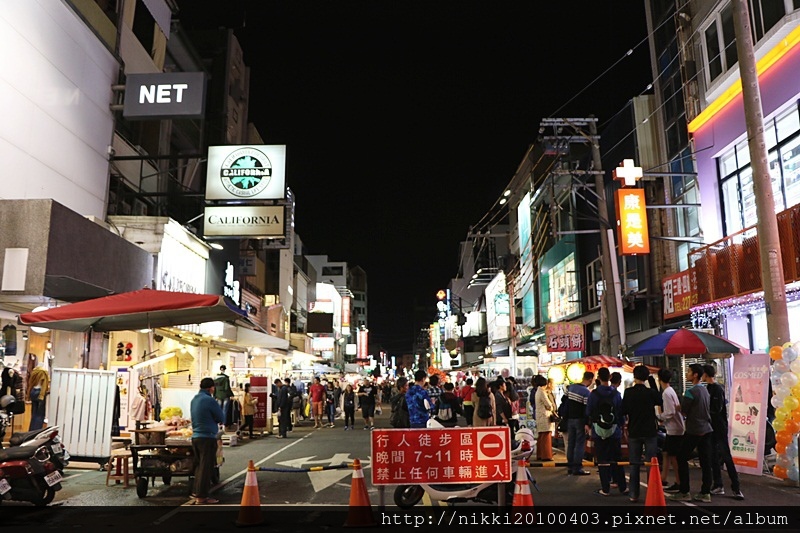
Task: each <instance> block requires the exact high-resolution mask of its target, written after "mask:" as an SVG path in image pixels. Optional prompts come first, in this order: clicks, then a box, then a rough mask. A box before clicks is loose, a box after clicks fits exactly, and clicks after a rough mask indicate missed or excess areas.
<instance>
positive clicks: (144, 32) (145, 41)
mask: <svg viewBox="0 0 800 533" xmlns="http://www.w3.org/2000/svg"><path fill="white" fill-rule="evenodd" d="M132 29H133V34H134V35H135V36H136V38H137V39H138V40H139V42H140V43H141V44H142V46H143V47H144V49H145V50H146V51H147V54H148V55H150V56H152V55H153V45H154V39H155V32H156V21H155V19H154V18H153V15H151V14H150V10H149V9H147V6H146V5H144V2H142V0H137V1H136V11H135V13H134V15H133V28H132Z"/></svg>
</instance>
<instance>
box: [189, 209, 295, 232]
mask: <svg viewBox="0 0 800 533" xmlns="http://www.w3.org/2000/svg"><path fill="white" fill-rule="evenodd" d="M284 211H285V208H284V207H283V206H280V205H237V206H216V207H212V206H208V207H206V208H205V212H204V214H203V216H204V223H203V235H204V236H206V237H236V238H239V237H250V238H269V237H284V236H285V235H286V229H285V224H284V220H285V219H284Z"/></svg>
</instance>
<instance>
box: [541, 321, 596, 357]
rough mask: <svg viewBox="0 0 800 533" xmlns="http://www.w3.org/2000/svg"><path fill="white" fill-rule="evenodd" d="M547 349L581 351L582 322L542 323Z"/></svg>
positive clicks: (582, 340) (582, 347)
mask: <svg viewBox="0 0 800 533" xmlns="http://www.w3.org/2000/svg"><path fill="white" fill-rule="evenodd" d="M544 334H545V337H546V339H547V349H548V350H549V351H551V352H582V351H584V350H585V349H586V348H585V347H584V337H583V323H582V322H554V323H552V324H545V325H544Z"/></svg>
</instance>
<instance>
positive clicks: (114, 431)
mask: <svg viewBox="0 0 800 533" xmlns="http://www.w3.org/2000/svg"><path fill="white" fill-rule="evenodd" d="M115 388H116V391H114V412H113V414H112V415H111V417H112V419H111V436H112V437H119V435H120V431H119V416H120V399H119V385H116V386H115Z"/></svg>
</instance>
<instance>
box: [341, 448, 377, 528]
mask: <svg viewBox="0 0 800 533" xmlns="http://www.w3.org/2000/svg"><path fill="white" fill-rule="evenodd" d="M375 525H377V523H376V522H375V517H374V516H372V507H371V506H370V503H369V494H367V484H366V482H365V481H364V471H363V470H361V461H360V460H358V459H354V460H353V482H352V484H351V485H350V509H349V511H348V513H347V520H345V522H344V526H345V527H370V526H375Z"/></svg>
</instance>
